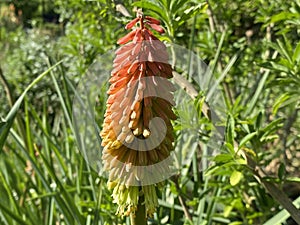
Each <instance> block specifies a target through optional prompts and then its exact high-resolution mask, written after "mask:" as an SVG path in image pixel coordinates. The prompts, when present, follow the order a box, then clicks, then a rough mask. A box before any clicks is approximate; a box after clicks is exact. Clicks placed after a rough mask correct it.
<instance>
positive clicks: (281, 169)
mask: <svg viewBox="0 0 300 225" xmlns="http://www.w3.org/2000/svg"><path fill="white" fill-rule="evenodd" d="M285 171H286V170H285V165H284V163H280V166H279V168H278V177H279V179H280V180H283V179H284V176H285Z"/></svg>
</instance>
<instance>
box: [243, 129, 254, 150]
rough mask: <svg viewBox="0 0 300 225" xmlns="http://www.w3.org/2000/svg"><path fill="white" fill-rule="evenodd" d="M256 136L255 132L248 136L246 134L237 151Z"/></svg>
mask: <svg viewBox="0 0 300 225" xmlns="http://www.w3.org/2000/svg"><path fill="white" fill-rule="evenodd" d="M256 135H257V132H256V131H255V132H252V133H250V134H247V135H246V136H245V137H244V138H243V139H242V140H241V142H240V144H239V149H241V148H242V147H243V146H244V145H245V144H246V143H247V142H248V141H250V140H251V139H252V138H253V137H254V136H256Z"/></svg>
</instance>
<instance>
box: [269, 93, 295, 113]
mask: <svg viewBox="0 0 300 225" xmlns="http://www.w3.org/2000/svg"><path fill="white" fill-rule="evenodd" d="M290 97H291V96H290V95H289V94H288V93H284V94H283V95H281V96H280V97H279V98H278V99H277V100H276V101H275V103H274V106H273V110H272V113H273V115H276V114H277V111H278V109H279V108H280V106H281V105H282V103H283V102H285V101H286V100H288V99H289V98H290Z"/></svg>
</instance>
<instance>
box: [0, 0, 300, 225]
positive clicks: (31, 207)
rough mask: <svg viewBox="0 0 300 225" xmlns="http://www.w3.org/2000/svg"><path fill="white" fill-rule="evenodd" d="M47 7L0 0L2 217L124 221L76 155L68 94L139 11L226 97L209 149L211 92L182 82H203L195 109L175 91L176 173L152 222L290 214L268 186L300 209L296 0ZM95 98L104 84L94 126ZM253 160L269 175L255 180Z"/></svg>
mask: <svg viewBox="0 0 300 225" xmlns="http://www.w3.org/2000/svg"><path fill="white" fill-rule="evenodd" d="M22 2H24V3H22ZM25 2H26V3H25ZM42 2H43V4H44V5H43V6H42V5H41V3H40V1H28V2H27V1H9V2H6V3H0V7H1V11H0V13H1V18H0V49H1V53H0V72H1V71H2V72H1V79H0V80H1V86H0V94H1V99H0V105H1V106H0V107H1V115H0V116H1V118H2V121H1V122H0V147H1V149H0V154H1V157H0V167H1V170H0V197H1V201H0V224H7V225H17V224H57V223H59V224H72V225H73V224H86V225H87V224H105V225H117V224H129V220H128V219H126V218H118V217H117V216H115V209H116V206H115V204H113V203H112V202H111V196H110V195H111V193H110V192H109V191H108V190H107V188H106V178H104V177H101V176H99V175H98V174H97V173H96V171H94V170H93V169H92V168H91V167H90V165H89V164H88V163H86V161H85V160H84V157H83V156H82V155H81V154H80V151H79V149H78V146H77V143H76V134H75V131H74V130H75V127H74V125H73V123H72V99H73V97H74V96H75V95H76V94H77V93H76V85H77V84H78V82H79V80H80V79H81V78H82V77H83V76H84V74H85V72H86V70H87V68H88V67H89V66H90V65H91V64H92V63H93V61H94V60H95V58H96V57H97V56H98V55H99V54H104V53H106V52H108V51H110V50H113V49H115V48H116V47H117V45H116V41H117V39H118V38H119V37H121V36H122V35H123V34H124V33H125V31H124V29H123V28H124V25H125V24H126V22H128V21H129V20H130V19H132V18H133V16H134V14H135V10H134V8H135V7H142V8H143V11H144V13H145V14H147V15H152V16H153V17H155V18H158V19H160V20H161V21H162V22H163V26H164V27H165V28H166V35H162V36H161V37H160V38H161V39H162V40H164V41H166V42H173V43H175V44H178V45H181V46H184V47H186V48H189V49H191V50H192V51H193V52H195V53H196V54H197V55H200V56H201V58H202V59H203V60H204V61H205V62H206V63H207V64H208V65H209V66H210V68H211V71H212V73H213V74H214V76H215V78H216V80H217V81H218V83H217V84H216V85H215V86H214V87H213V88H220V89H221V92H222V98H223V99H224V102H225V106H226V107H225V108H224V109H222V110H223V111H222V112H221V114H223V115H222V116H221V118H220V121H219V122H218V123H219V124H217V125H218V126H220V127H225V129H224V130H225V133H224V134H223V135H224V140H222V141H223V145H222V146H221V147H220V149H216V150H217V153H216V154H215V155H213V156H212V157H207V155H212V154H211V152H210V151H212V149H211V146H210V145H209V138H210V136H211V135H212V131H213V130H214V125H215V124H212V121H211V120H210V118H208V117H206V116H205V115H204V113H202V111H201V110H203V108H204V106H205V99H206V97H214V96H205V95H206V92H205V91H207V90H201V91H200V90H199V89H200V87H198V86H196V84H195V83H194V82H193V81H190V80H189V82H190V83H191V85H192V86H193V88H195V90H199V91H200V93H198V96H197V97H196V98H195V99H194V98H191V100H190V101H191V103H192V105H193V106H195V107H194V109H193V110H190V108H189V106H188V105H185V104H181V103H182V99H181V95H176V96H175V101H176V103H177V105H178V107H177V108H176V109H175V110H176V113H178V114H180V115H181V119H182V120H181V121H175V122H174V128H175V135H176V140H175V154H176V157H177V159H178V161H177V162H176V163H178V165H179V166H180V168H181V169H180V171H179V172H178V174H177V175H176V176H174V177H172V178H171V179H170V180H169V181H168V182H166V186H165V189H164V191H163V192H162V194H161V196H160V202H159V203H160V208H159V210H158V212H157V214H156V215H155V217H154V218H153V219H150V220H149V224H153V225H154V224H159V225H163V224H172V225H180V224H195V225H199V224H203V225H204V224H231V225H233V224H264V223H265V224H266V225H268V224H274V221H275V223H278V224H288V221H291V218H290V214H289V212H287V211H286V210H285V209H283V208H284V207H286V206H284V205H283V204H282V202H278V199H276V198H274V196H271V195H270V192H269V189H268V188H267V187H266V183H264V182H269V183H270V184H274V185H276V186H277V187H278V189H280V190H283V191H284V192H285V193H286V194H287V195H288V197H290V198H291V199H292V200H294V203H295V205H296V206H297V207H298V208H299V193H300V191H299V189H300V188H299V187H300V185H299V182H300V181H299V176H300V174H299V170H298V168H299V163H300V161H299V157H300V152H299V149H300V121H299V120H300V117H299V109H300V108H299V96H300V92H299V86H300V76H299V72H300V42H299V35H300V29H299V27H300V26H299V24H300V18H299V15H300V2H299V0H297V1H283V0H276V1H271V0H266V1H262V0H254V1H243V0H237V1H226V0H219V1H204V0H191V1H183V0H179V1H175V0H142V1H126V2H125V3H121V1H105V0H96V1H81V0H67V1H63V0H52V1H42ZM11 3H12V4H14V6H15V8H9V7H10V6H9V4H11ZM21 3H22V4H21ZM119 4H122V5H123V7H125V8H126V9H127V10H128V12H129V14H130V15H133V16H132V17H130V18H129V17H126V16H124V15H123V14H122V13H121V12H120V10H118V9H117V6H118V5H119ZM15 9H16V10H15ZM18 10H21V11H22V12H23V17H22V18H20V17H19V16H20V15H19V14H18ZM47 12H49V13H53V15H54V14H56V15H59V20H58V21H57V23H51V22H49V21H48V22H47V21H44V19H43V15H45V14H46V13H47ZM189 60H191V58H189ZM57 62H58V63H57ZM187 65H190V62H187ZM187 70H189V66H187ZM177 72H182V71H177ZM183 75H186V74H183ZM103 93H105V87H99V98H98V99H97V105H96V109H97V111H98V115H96V117H97V118H96V120H97V122H98V123H99V125H100V124H101V122H102V118H101V116H102V114H103V110H104V106H105V97H104V95H103ZM188 130H191V131H194V130H197V132H196V135H195V132H191V134H193V135H189V134H190V133H188V132H183V131H188ZM97 144H99V143H97ZM183 157H184V158H185V160H183ZM253 167H254V169H253ZM258 169H262V170H264V171H265V172H266V174H265V175H264V177H261V179H258V178H259V176H262V175H261V174H259V173H258ZM271 194H272V193H271ZM279 195H280V194H279Z"/></svg>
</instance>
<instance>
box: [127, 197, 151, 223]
mask: <svg viewBox="0 0 300 225" xmlns="http://www.w3.org/2000/svg"><path fill="white" fill-rule="evenodd" d="M143 202H144V196H141V197H140V199H139V204H138V206H137V210H136V212H135V214H131V215H130V221H131V225H147V217H146V208H145V204H142V203H143Z"/></svg>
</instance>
